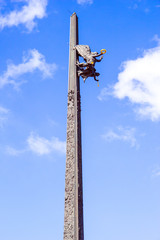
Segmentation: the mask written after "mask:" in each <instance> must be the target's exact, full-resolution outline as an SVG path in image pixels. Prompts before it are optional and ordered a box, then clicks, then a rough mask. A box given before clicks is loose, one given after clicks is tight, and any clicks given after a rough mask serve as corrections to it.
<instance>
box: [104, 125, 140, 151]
mask: <svg viewBox="0 0 160 240" xmlns="http://www.w3.org/2000/svg"><path fill="white" fill-rule="evenodd" d="M135 133H136V129H135V128H129V127H125V128H124V127H117V128H116V130H112V129H110V130H109V131H108V132H106V133H105V134H103V135H102V138H103V139H104V140H106V141H109V142H111V141H116V140H118V141H123V142H128V143H129V144H130V146H131V147H139V145H138V143H137V140H136V137H135Z"/></svg>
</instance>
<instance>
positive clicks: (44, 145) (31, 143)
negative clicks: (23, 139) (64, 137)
mask: <svg viewBox="0 0 160 240" xmlns="http://www.w3.org/2000/svg"><path fill="white" fill-rule="evenodd" d="M27 143H28V147H29V149H30V150H31V151H32V152H34V153H36V154H38V155H44V154H50V153H51V152H53V151H56V152H59V153H65V151H66V143H65V142H62V141H60V140H59V139H58V138H56V137H52V138H51V139H50V140H48V139H46V138H43V137H39V136H38V135H36V134H34V133H31V134H30V136H29V138H28V139H27Z"/></svg>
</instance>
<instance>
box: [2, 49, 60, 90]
mask: <svg viewBox="0 0 160 240" xmlns="http://www.w3.org/2000/svg"><path fill="white" fill-rule="evenodd" d="M56 69H57V66H56V64H54V63H53V64H48V63H46V60H45V57H44V56H43V55H42V54H41V53H39V52H38V51H37V50H36V49H32V50H30V51H29V52H28V55H27V56H26V57H24V58H23V61H22V63H20V64H18V65H15V64H13V63H10V64H8V66H7V70H6V72H4V73H3V75H1V76H0V88H2V87H4V86H5V85H6V84H12V85H14V86H15V87H17V86H19V85H20V84H21V83H22V81H16V79H18V78H19V77H21V76H22V75H24V74H26V73H32V72H34V71H35V70H39V71H40V72H42V74H43V77H44V78H47V77H52V76H53V73H54V72H55V70H56Z"/></svg>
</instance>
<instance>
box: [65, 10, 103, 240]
mask: <svg viewBox="0 0 160 240" xmlns="http://www.w3.org/2000/svg"><path fill="white" fill-rule="evenodd" d="M105 51H106V50H101V53H100V54H98V53H92V52H91V50H90V48H89V46H87V45H78V18H77V15H76V13H73V14H72V16H71V19H70V53H69V81H68V111H67V150H66V174H65V209H64V237H63V239H64V240H84V233H83V186H82V150H81V103H80V83H79V77H80V76H81V77H82V78H83V79H84V81H85V80H86V78H88V77H94V79H95V80H96V81H98V79H97V76H99V73H96V69H95V68H94V66H95V63H96V62H100V61H101V60H102V56H101V55H102V54H104V52H105ZM79 56H82V57H83V59H84V60H85V63H79ZM99 56H101V58H100V59H97V57H99Z"/></svg>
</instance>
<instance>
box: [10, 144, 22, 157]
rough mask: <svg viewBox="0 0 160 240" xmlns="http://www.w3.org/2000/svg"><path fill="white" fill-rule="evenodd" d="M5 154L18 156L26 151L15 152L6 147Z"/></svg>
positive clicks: (13, 149)
mask: <svg viewBox="0 0 160 240" xmlns="http://www.w3.org/2000/svg"><path fill="white" fill-rule="evenodd" d="M6 152H7V154H9V155H11V156H19V155H20V154H22V153H25V152H26V149H22V150H17V149H15V148H13V147H10V146H7V147H6Z"/></svg>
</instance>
